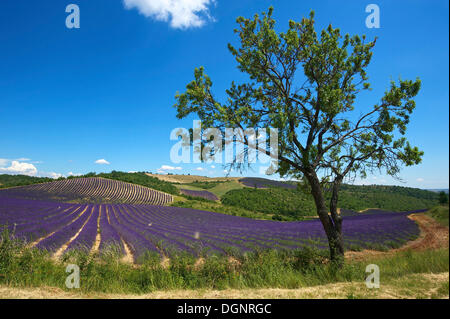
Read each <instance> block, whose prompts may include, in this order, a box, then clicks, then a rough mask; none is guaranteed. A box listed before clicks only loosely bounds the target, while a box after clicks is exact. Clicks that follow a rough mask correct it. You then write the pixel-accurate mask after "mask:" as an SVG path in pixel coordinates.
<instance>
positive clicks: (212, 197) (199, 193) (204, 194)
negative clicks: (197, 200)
mask: <svg viewBox="0 0 450 319" xmlns="http://www.w3.org/2000/svg"><path fill="white" fill-rule="evenodd" d="M180 192H181V193H182V194H184V195H187V196H192V197H201V198H204V199H208V200H213V201H214V200H219V198H218V197H217V196H216V195H214V194H213V193H211V192H208V191H194V190H190V189H180Z"/></svg>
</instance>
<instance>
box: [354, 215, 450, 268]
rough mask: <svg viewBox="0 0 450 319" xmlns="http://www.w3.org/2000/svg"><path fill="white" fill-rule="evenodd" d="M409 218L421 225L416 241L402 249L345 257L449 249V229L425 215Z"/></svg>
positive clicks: (365, 252) (360, 253)
mask: <svg viewBox="0 0 450 319" xmlns="http://www.w3.org/2000/svg"><path fill="white" fill-rule="evenodd" d="M408 218H410V219H412V220H414V221H415V222H416V223H417V224H418V225H419V228H420V235H419V238H417V239H416V240H413V241H410V242H408V243H406V245H404V246H402V247H400V248H397V249H391V250H389V251H386V252H383V251H376V250H363V251H348V252H346V253H345V257H346V258H348V259H351V260H363V259H366V258H371V257H378V256H380V257H384V256H387V255H392V254H395V253H397V252H400V251H406V250H410V249H411V250H418V251H423V250H427V249H437V248H447V247H449V242H448V241H449V230H448V227H445V226H442V225H441V224H439V223H438V222H437V221H435V220H434V219H433V218H431V217H429V216H427V215H425V214H423V213H418V214H411V215H409V216H408Z"/></svg>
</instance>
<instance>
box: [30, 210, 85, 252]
mask: <svg viewBox="0 0 450 319" xmlns="http://www.w3.org/2000/svg"><path fill="white" fill-rule="evenodd" d="M80 207H81V206H79V207H77V208H76V209H75V210H74V211H72V212H71V213H70V214H69V215H72V214H74V213H76V212H77V211H78V210H79V209H80ZM88 207H89V206H86V208H85V209H84V210H83V211H82V212H81V213H79V214H78V215H77V217H75V218H74V219H72V220H71V221H70V222H68V223H67V224H65V225H64V226H61V227H60V228H58V229H57V230H55V231H54V232H51V233H50V234H47V235H45V236H43V237H41V238H39V239H37V240H36V241H34V242H32V243H31V244H30V245H29V247H30V248H32V247H35V246H36V245H37V244H39V243H40V242H41V241H43V240H44V239H47V238H48V237H50V236H52V235H53V234H54V233H56V232H58V231H60V230H61V229H63V228H64V227H66V226H69V225H71V224H72V223H74V222H75V221H76V220H77V219H78V218H80V217H81V215H83V214H84V213H85V212H86V210H87V209H88ZM69 209H70V208H68V209H66V210H64V211H63V213H65V212H67V211H68V210H69Z"/></svg>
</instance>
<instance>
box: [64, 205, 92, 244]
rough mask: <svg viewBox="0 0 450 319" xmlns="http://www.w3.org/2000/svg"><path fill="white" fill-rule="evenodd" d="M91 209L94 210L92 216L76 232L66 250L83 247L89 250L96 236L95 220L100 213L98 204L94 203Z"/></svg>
mask: <svg viewBox="0 0 450 319" xmlns="http://www.w3.org/2000/svg"><path fill="white" fill-rule="evenodd" d="M93 209H94V211H93V213H92V216H91V217H90V218H89V221H88V222H87V224H86V225H85V226H84V227H83V230H82V231H81V232H80V233H79V234H78V236H77V238H75V239H74V240H73V241H72V242H71V243H70V244H69V246H68V247H67V250H72V249H83V250H87V251H89V250H91V248H92V247H93V246H94V243H95V239H96V237H97V221H98V215H99V213H100V206H99V205H95V206H94V207H93Z"/></svg>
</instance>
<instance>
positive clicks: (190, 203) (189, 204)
mask: <svg viewBox="0 0 450 319" xmlns="http://www.w3.org/2000/svg"><path fill="white" fill-rule="evenodd" d="M170 206H175V207H184V208H193V209H199V210H204V211H208V212H215V213H221V214H226V215H232V216H240V217H246V218H253V219H269V220H270V219H273V217H272V215H269V214H263V213H259V212H254V211H251V210H248V209H245V208H241V207H236V206H228V205H223V204H220V203H217V202H214V201H209V200H201V199H199V198H197V197H195V198H191V199H190V200H187V201H177V202H173V203H172V204H170ZM277 220H280V221H285V220H291V219H286V218H284V217H282V216H279V219H277Z"/></svg>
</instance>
